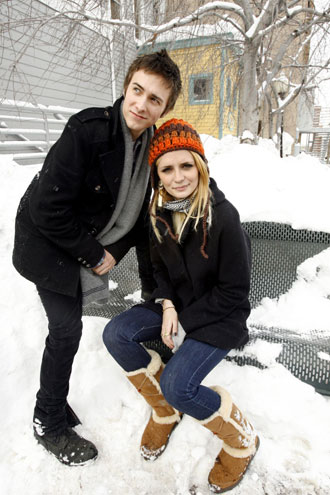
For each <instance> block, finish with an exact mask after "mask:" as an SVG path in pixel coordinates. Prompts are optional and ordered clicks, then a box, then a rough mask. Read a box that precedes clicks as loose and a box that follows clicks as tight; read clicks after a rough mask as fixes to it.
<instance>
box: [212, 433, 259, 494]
mask: <svg viewBox="0 0 330 495" xmlns="http://www.w3.org/2000/svg"><path fill="white" fill-rule="evenodd" d="M259 445H260V439H259V437H257V443H256V451H255V453H254V454H253V456H252V457H251V459H250V461H249V464H248V465H247V466H246V469H245V471H244V473H243V474H242V476H241V477H240V479H239V480H238V481H236V483H234V484H233V485H231V486H228V488H221V487H220V486H217V485H213V484H212V483H209V489H210V491H211V492H212V493H224V492H229V490H232V489H233V488H235V486H237V485H238V484H239V483H240V482H241V481H242V479H243V478H244V475H245V473H246V471H247V470H248V469H249V467H250V464H251V462H252V461H253V459H254V458H255V455H256V453H257V451H258V449H259Z"/></svg>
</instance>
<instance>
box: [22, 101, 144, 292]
mask: <svg viewBox="0 0 330 495" xmlns="http://www.w3.org/2000/svg"><path fill="white" fill-rule="evenodd" d="M121 101H122V98H121V99H119V100H117V101H116V102H115V104H114V106H113V107H107V108H88V109H86V110H82V111H81V112H79V113H77V114H76V115H73V116H72V117H71V118H70V119H69V121H68V123H67V125H66V126H65V128H64V130H63V133H62V135H61V137H60V138H59V140H58V141H57V142H56V143H55V144H54V146H53V147H52V148H51V149H50V151H49V153H48V155H47V157H46V159H45V162H44V165H43V167H42V169H41V171H40V173H39V174H37V176H36V177H35V178H34V179H33V181H32V183H31V184H30V186H29V187H28V189H27V191H26V192H25V194H24V196H23V198H22V199H21V202H20V205H19V207H18V212H17V217H16V230H15V243H14V252H13V264H14V266H15V268H16V269H17V270H18V272H19V273H20V274H21V275H23V276H24V277H25V278H27V279H28V280H31V281H32V282H34V283H35V284H37V285H40V286H41V287H43V288H46V289H49V290H54V291H56V292H59V293H63V294H66V295H71V296H73V295H74V294H75V293H76V291H77V287H78V284H79V280H80V266H81V265H83V266H85V267H87V268H89V267H93V266H95V265H96V264H97V263H98V262H99V261H100V259H101V257H102V255H103V252H104V248H103V246H102V245H101V244H100V243H99V242H98V241H97V240H96V238H95V236H96V235H97V234H98V233H99V232H100V231H101V230H102V229H103V228H104V226H105V225H106V224H107V222H108V221H109V219H110V217H111V215H112V213H113V211H114V209H115V205H116V201H117V197H118V192H119V186H120V182H121V176H122V171H123V165H124V159H125V144H124V136H123V132H122V129H121V123H120V113H119V112H120V104H121ZM149 197H150V189H148V191H147V192H146V197H145V200H144V205H143V208H142V210H141V213H140V216H139V218H138V220H137V222H136V224H135V226H134V227H133V229H132V230H131V231H130V232H129V233H128V234H127V235H126V236H124V237H123V238H122V239H120V240H119V241H118V242H116V243H114V244H112V245H110V246H106V249H107V250H108V251H109V252H110V253H111V254H112V255H113V256H114V258H115V259H116V260H117V263H118V262H119V261H120V260H121V258H122V257H123V256H124V255H125V254H126V253H127V251H128V250H129V249H130V248H131V247H132V246H134V245H135V244H136V243H137V242H139V240H140V239H141V238H142V237H143V236H147V225H146V222H145V219H146V217H147V215H146V214H147V208H148V203H149Z"/></svg>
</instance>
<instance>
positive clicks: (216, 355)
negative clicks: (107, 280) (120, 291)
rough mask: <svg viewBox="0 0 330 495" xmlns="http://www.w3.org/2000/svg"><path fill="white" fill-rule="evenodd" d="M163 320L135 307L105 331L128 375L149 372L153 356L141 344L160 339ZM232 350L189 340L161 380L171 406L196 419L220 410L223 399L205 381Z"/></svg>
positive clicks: (106, 342)
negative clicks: (129, 373)
mask: <svg viewBox="0 0 330 495" xmlns="http://www.w3.org/2000/svg"><path fill="white" fill-rule="evenodd" d="M161 325H162V317H161V316H160V315H158V314H157V313H154V312H153V311H151V310H149V309H146V308H143V307H136V308H131V309H129V310H128V311H125V312H124V313H121V314H120V315H118V316H116V317H115V318H113V319H112V320H111V321H110V322H109V323H108V324H107V325H106V327H105V329H104V333H103V341H104V344H105V346H106V348H107V349H108V351H109V352H110V354H111V356H112V357H113V358H114V359H115V360H116V361H117V363H118V364H119V365H120V366H121V367H122V368H123V369H124V370H125V371H127V372H129V371H135V370H137V369H140V368H146V367H147V366H148V364H149V363H150V360H151V358H150V354H149V353H148V352H147V351H146V349H145V348H144V347H143V346H142V345H141V342H146V341H148V340H155V339H160V338H161V337H160V332H161ZM228 352H229V350H228V349H227V350H225V349H219V348H218V347H214V346H212V345H210V344H206V343H205V342H199V341H197V340H194V339H190V338H187V339H186V340H185V341H184V342H183V344H182V345H181V347H180V348H179V349H178V351H177V352H176V353H175V354H174V355H173V357H171V359H170V360H169V362H168V363H167V365H166V367H165V369H164V371H163V373H162V375H161V379H160V387H161V390H162V393H163V395H164V397H165V399H166V400H167V402H168V403H169V404H171V405H172V406H173V407H174V408H175V409H177V410H179V411H180V412H182V413H185V414H189V415H190V416H192V417H194V418H196V419H199V420H201V419H206V418H208V417H209V416H211V415H212V414H213V413H214V412H215V411H217V410H218V409H219V407H220V397H219V395H218V394H217V393H216V392H215V391H214V390H211V389H210V388H208V387H205V386H204V385H201V382H202V380H203V379H204V378H205V377H206V375H208V373H210V371H211V370H212V369H213V368H214V367H215V366H216V365H217V364H218V363H220V361H221V360H222V359H223V358H224V357H225V356H226V354H227V353H228Z"/></svg>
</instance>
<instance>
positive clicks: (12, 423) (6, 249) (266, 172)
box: [0, 136, 330, 495]
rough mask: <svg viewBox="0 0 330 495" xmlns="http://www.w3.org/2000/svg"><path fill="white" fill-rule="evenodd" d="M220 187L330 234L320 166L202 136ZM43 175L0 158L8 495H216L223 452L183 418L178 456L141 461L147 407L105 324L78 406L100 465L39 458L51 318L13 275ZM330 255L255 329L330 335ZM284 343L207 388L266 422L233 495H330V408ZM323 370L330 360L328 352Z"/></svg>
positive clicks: (84, 348)
mask: <svg viewBox="0 0 330 495" xmlns="http://www.w3.org/2000/svg"><path fill="white" fill-rule="evenodd" d="M203 139H204V141H205V146H206V154H207V156H208V158H209V162H210V169H211V174H212V176H213V177H214V178H215V179H216V180H217V182H218V185H219V187H220V188H221V189H222V190H223V191H224V192H225V194H226V195H227V197H228V198H229V199H230V200H231V201H232V202H233V203H234V204H235V205H236V206H237V208H238V209H239V211H240V214H241V218H242V220H244V221H249V220H269V221H279V222H286V223H288V224H290V225H292V226H293V227H294V228H307V229H311V230H324V231H326V232H330V216H329V211H330V193H329V191H330V169H329V168H328V167H327V166H325V165H322V164H320V163H319V162H318V161H317V159H315V158H311V157H308V156H299V157H297V158H292V157H289V158H284V159H282V160H281V159H280V158H279V156H278V152H277V151H276V150H275V148H274V146H273V144H272V143H271V142H269V141H266V140H264V141H261V142H260V144H259V146H257V147H252V146H249V145H238V143H237V140H236V139H235V138H233V137H226V138H224V139H223V140H222V141H218V140H216V139H214V138H211V137H207V136H203ZM38 169H39V167H36V166H28V167H22V166H18V165H16V164H15V163H14V162H12V161H11V158H10V157H8V156H7V157H4V156H0V252H1V257H0V276H1V297H0V320H1V333H0V370H1V377H2V379H1V385H0V386H1V398H2V408H1V411H0V423H1V427H2V438H1V442H0V445H1V447H0V449H1V450H0V459H1V461H0V480H1V482H0V483H1V493H2V494H4V495H17V494H26V495H55V494H56V495H57V494H60V495H78V494H83V495H91V494H93V495H109V494H111V495H185V494H187V493H188V489H189V487H190V486H191V484H193V483H195V484H197V485H198V487H199V493H200V494H207V493H208V488H207V485H206V481H207V475H208V472H209V470H210V468H211V467H212V465H213V461H214V458H215V456H216V454H217V452H218V451H219V449H220V446H221V442H220V441H219V440H218V439H216V438H215V437H214V436H213V435H212V434H211V433H210V432H208V431H207V430H206V429H204V428H202V427H201V426H200V425H198V424H197V423H196V422H195V421H194V420H193V419H191V418H189V417H184V419H183V421H182V423H181V424H180V425H179V427H178V428H176V430H175V432H174V433H173V436H172V437H171V440H170V442H169V445H168V447H167V449H166V451H165V453H164V454H163V455H162V456H161V457H160V458H159V459H158V460H157V461H155V462H152V463H148V462H146V461H144V460H143V459H142V458H141V457H140V455H139V442H140V437H141V434H142V431H143V428H144V425H145V424H146V422H147V419H148V416H149V409H148V406H147V405H146V404H145V403H144V401H143V400H142V399H141V397H140V396H139V395H138V394H137V393H136V391H135V389H134V388H133V387H132V386H131V384H130V383H129V382H128V381H127V380H126V378H125V376H124V375H123V373H122V371H121V370H120V368H119V367H118V365H117V364H116V363H115V362H114V361H113V360H112V358H111V357H110V356H109V354H108V353H107V351H106V349H105V347H104V346H103V343H102V339H101V334H102V331H103V328H104V325H105V323H106V320H105V319H103V318H95V317H84V333H83V338H82V342H81V347H80V349H79V352H78V354H77V357H76V359H75V362H74V368H73V374H72V379H71V388H70V396H69V401H70V403H71V405H72V407H73V408H74V410H75V411H76V412H77V413H78V415H79V417H80V419H81V420H82V422H83V425H82V426H79V427H78V430H79V432H80V433H81V434H83V435H85V436H86V438H89V439H91V440H93V441H94V442H95V443H96V444H97V446H98V449H99V457H98V459H97V460H96V462H94V463H93V464H91V465H89V466H86V467H80V468H78V467H77V468H69V467H66V466H63V465H61V464H60V463H59V462H58V461H57V460H56V459H54V458H53V457H51V456H50V455H49V454H47V453H46V452H45V451H44V450H43V449H42V448H41V447H39V446H38V445H37V443H36V441H35V440H34V438H33V435H32V410H33V406H34V399H35V393H36V390H37V386H38V375H39V366H40V359H41V354H42V351H43V342H44V339H45V337H46V334H47V331H46V319H45V316H44V313H43V309H42V307H41V304H40V303H39V300H38V297H37V294H36V291H35V289H34V286H33V285H32V284H31V283H29V282H27V281H26V280H24V279H23V278H22V277H20V276H19V275H18V274H17V273H16V272H15V270H14V269H13V267H12V265H11V251H12V244H13V233H14V217H15V212H16V208H17V204H18V201H19V198H20V197H21V195H22V193H23V192H24V190H25V189H26V187H27V185H28V183H29V182H30V180H31V178H32V176H33V175H34V173H35V172H36V171H37V170H38ZM329 294H330V249H327V250H325V251H323V252H322V253H320V254H319V255H317V256H315V257H313V258H311V259H309V260H307V261H305V262H304V263H303V264H302V265H301V266H300V267H299V269H298V271H297V280H296V282H295V283H294V284H293V286H292V288H291V290H290V291H289V292H288V293H287V294H285V295H283V296H281V297H280V298H279V299H278V300H274V301H272V300H269V299H268V300H265V301H263V302H262V304H261V305H260V306H259V307H258V308H256V309H255V310H253V311H252V314H251V317H250V321H251V322H253V323H268V324H271V325H273V324H280V326H284V325H285V326H286V327H287V328H293V329H295V330H296V331H299V329H300V330H301V331H302V332H305V333H306V332H308V329H309V328H310V327H311V324H312V326H313V328H314V329H315V328H320V329H323V330H325V329H327V328H328V329H329V334H330V325H329V321H330V297H329ZM280 349H281V348H280V346H279V345H278V344H271V343H268V342H265V341H258V340H257V341H256V342H255V343H254V344H253V345H251V346H250V349H249V353H250V354H251V355H254V356H256V357H257V358H258V359H259V361H260V362H263V363H264V364H265V365H267V368H266V369H263V370H260V369H258V368H255V367H252V366H244V367H239V366H237V365H235V364H234V363H230V362H223V363H221V364H220V365H219V366H217V367H216V368H215V369H214V370H213V371H212V373H211V374H210V375H209V376H208V377H207V378H206V380H205V383H206V384H220V385H222V386H223V387H225V388H227V389H228V390H229V391H230V392H231V394H232V396H233V398H234V401H235V402H237V404H238V405H239V406H240V407H241V409H242V410H243V411H245V413H246V414H247V416H248V417H249V418H250V420H251V421H252V422H253V423H254V425H255V427H256V429H257V430H258V432H259V434H260V437H261V445H260V449H259V451H258V454H257V456H256V458H255V459H254V461H253V464H252V465H251V468H250V469H249V471H248V473H247V474H246V476H245V478H244V481H242V483H241V484H240V485H238V486H237V487H236V488H235V489H234V490H232V492H231V493H232V494H233V495H262V494H263V495H266V494H267V495H328V494H329V493H330V470H329V465H330V442H329V438H330V421H329V418H330V399H329V398H327V397H324V396H321V395H319V394H317V393H316V392H315V391H314V389H313V388H312V387H311V386H309V385H306V384H303V383H302V382H300V381H299V380H298V379H296V378H295V377H293V376H292V375H291V374H290V372H289V371H288V370H286V369H285V368H284V367H283V366H282V365H280V364H278V363H276V360H275V359H276V356H278V354H279V352H280ZM322 358H323V359H325V360H330V349H329V353H322Z"/></svg>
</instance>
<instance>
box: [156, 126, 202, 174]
mask: <svg viewBox="0 0 330 495" xmlns="http://www.w3.org/2000/svg"><path fill="white" fill-rule="evenodd" d="M177 150H188V151H195V152H196V153H198V154H199V155H200V156H201V157H202V158H203V160H204V161H205V162H207V160H206V158H205V154H204V148H203V144H202V141H201V138H200V137H199V134H198V133H197V131H195V129H194V128H193V127H192V126H191V125H190V124H188V122H185V121H184V120H178V119H171V120H167V121H166V122H164V124H162V125H161V126H160V127H159V129H157V130H156V131H155V134H154V136H153V138H152V140H151V143H150V148H149V165H150V166H151V167H152V166H153V165H154V164H155V162H156V161H157V160H158V158H159V157H160V156H162V155H164V154H165V153H168V152H169V151H177Z"/></svg>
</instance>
